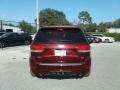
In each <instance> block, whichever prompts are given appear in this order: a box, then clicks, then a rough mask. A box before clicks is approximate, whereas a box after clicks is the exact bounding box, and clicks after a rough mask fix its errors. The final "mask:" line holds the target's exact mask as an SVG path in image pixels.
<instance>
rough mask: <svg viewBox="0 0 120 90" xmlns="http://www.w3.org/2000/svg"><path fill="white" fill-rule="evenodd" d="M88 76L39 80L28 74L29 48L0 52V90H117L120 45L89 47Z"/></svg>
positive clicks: (119, 74)
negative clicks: (90, 66) (90, 61)
mask: <svg viewBox="0 0 120 90" xmlns="http://www.w3.org/2000/svg"><path fill="white" fill-rule="evenodd" d="M91 55H92V68H91V75H90V76H89V77H84V78H81V79H62V80H58V79H39V78H33V77H32V76H31V75H30V73H29V46H16V47H8V48H5V49H3V50H2V49H0V90H120V43H100V44H91Z"/></svg>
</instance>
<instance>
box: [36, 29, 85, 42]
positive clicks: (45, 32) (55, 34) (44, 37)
mask: <svg viewBox="0 0 120 90" xmlns="http://www.w3.org/2000/svg"><path fill="white" fill-rule="evenodd" d="M35 42H40V43H80V42H86V39H85V37H84V34H83V32H82V31H81V30H80V29H77V28H76V29H75V28H66V29H62V30H60V29H58V30H56V29H55V28H54V29H48V28H47V29H46V28H42V29H41V30H39V32H38V33H37V36H36V37H35Z"/></svg>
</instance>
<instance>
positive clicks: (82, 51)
mask: <svg viewBox="0 0 120 90" xmlns="http://www.w3.org/2000/svg"><path fill="white" fill-rule="evenodd" d="M78 52H81V53H89V52H90V50H78Z"/></svg>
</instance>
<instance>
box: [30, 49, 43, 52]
mask: <svg viewBox="0 0 120 90" xmlns="http://www.w3.org/2000/svg"><path fill="white" fill-rule="evenodd" d="M31 52H38V53H41V52H43V50H33V49H32V50H31Z"/></svg>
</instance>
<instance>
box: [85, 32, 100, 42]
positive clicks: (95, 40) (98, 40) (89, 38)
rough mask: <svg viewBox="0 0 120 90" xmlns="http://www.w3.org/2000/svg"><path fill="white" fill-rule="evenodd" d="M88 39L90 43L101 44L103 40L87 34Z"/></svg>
mask: <svg viewBox="0 0 120 90" xmlns="http://www.w3.org/2000/svg"><path fill="white" fill-rule="evenodd" d="M85 37H86V39H87V40H88V42H89V43H100V42H102V40H101V39H100V38H98V37H95V36H93V35H88V34H85Z"/></svg>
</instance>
